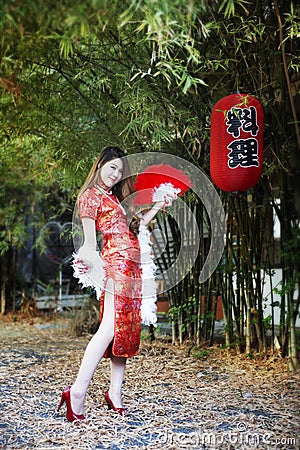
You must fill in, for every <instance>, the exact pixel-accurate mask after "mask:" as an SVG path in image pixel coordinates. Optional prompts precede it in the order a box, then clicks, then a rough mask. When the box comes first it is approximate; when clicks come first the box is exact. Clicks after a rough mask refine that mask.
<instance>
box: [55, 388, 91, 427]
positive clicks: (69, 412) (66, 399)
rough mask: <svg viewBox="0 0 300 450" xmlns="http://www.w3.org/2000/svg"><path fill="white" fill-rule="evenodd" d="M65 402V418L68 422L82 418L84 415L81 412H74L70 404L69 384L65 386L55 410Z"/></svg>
mask: <svg viewBox="0 0 300 450" xmlns="http://www.w3.org/2000/svg"><path fill="white" fill-rule="evenodd" d="M65 402H66V404H67V415H66V417H67V419H68V421H69V422H74V420H84V419H85V417H84V415H83V414H75V413H74V412H73V410H72V406H71V386H67V387H66V389H65V390H64V391H63V392H62V394H61V400H60V403H59V405H58V408H57V411H59V410H60V408H61V407H62V405H63V404H64V403H65Z"/></svg>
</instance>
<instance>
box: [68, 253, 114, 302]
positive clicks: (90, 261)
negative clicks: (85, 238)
mask: <svg viewBox="0 0 300 450" xmlns="http://www.w3.org/2000/svg"><path fill="white" fill-rule="evenodd" d="M81 261H82V262H83V263H84V264H86V265H87V266H88V268H89V269H88V270H87V272H85V273H81V272H80V271H79V268H78V265H79V266H80V264H81ZM104 265H105V262H104V261H103V259H102V258H101V256H100V255H99V253H98V252H97V251H96V250H87V249H85V248H84V247H80V249H79V250H78V252H77V253H73V262H72V266H73V269H74V277H75V278H78V280H79V283H81V284H82V287H92V288H94V289H95V290H96V294H97V298H98V299H99V298H100V295H101V292H102V291H103V290H104V286H105V278H106V273H105V270H104Z"/></svg>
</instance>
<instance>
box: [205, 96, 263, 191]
mask: <svg viewBox="0 0 300 450" xmlns="http://www.w3.org/2000/svg"><path fill="white" fill-rule="evenodd" d="M262 160H263V108H262V105H261V103H260V102H259V101H258V100H257V99H256V98H254V97H251V96H249V95H246V94H232V95H228V96H227V97H224V98H222V99H221V100H219V101H218V102H217V103H216V105H215V106H214V108H213V112H212V117H211V144H210V173H211V177H212V180H213V182H214V183H215V184H216V186H218V187H219V188H220V189H222V190H224V191H227V192H233V191H246V190H247V189H250V188H251V187H252V186H254V185H255V184H256V183H257V182H258V180H259V178H260V176H261V172H262Z"/></svg>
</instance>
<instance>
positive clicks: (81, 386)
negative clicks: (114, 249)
mask: <svg viewBox="0 0 300 450" xmlns="http://www.w3.org/2000/svg"><path fill="white" fill-rule="evenodd" d="M106 287H107V290H106V291H105V300H104V311H103V318H102V321H101V324H100V326H99V329H98V331H97V332H96V333H95V335H94V336H93V337H92V339H91V340H90V342H89V343H88V345H87V347H86V349H85V353H84V356H83V359H82V362H81V365H80V369H79V372H78V375H77V378H76V380H75V383H74V384H73V385H72V388H71V405H72V409H73V411H74V413H75V414H83V404H84V399H85V396H86V392H87V389H88V387H89V384H90V381H91V379H92V377H93V375H94V372H95V370H96V369H97V366H98V364H99V362H100V361H101V358H102V356H103V354H104V352H105V350H106V349H107V347H108V345H109V344H110V342H111V341H112V340H113V337H114V318H115V314H114V294H113V291H114V286H113V281H112V280H111V279H110V280H108V282H107V286H106Z"/></svg>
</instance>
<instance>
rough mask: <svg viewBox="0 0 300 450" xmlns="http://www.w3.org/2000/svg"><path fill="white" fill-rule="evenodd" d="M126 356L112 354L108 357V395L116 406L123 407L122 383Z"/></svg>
mask: <svg viewBox="0 0 300 450" xmlns="http://www.w3.org/2000/svg"><path fill="white" fill-rule="evenodd" d="M125 367H126V358H121V357H117V356H112V357H111V359H110V369H111V378H110V387H109V396H110V398H111V401H112V402H113V404H114V406H115V407H116V408H123V404H122V384H123V380H124V374H125Z"/></svg>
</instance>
